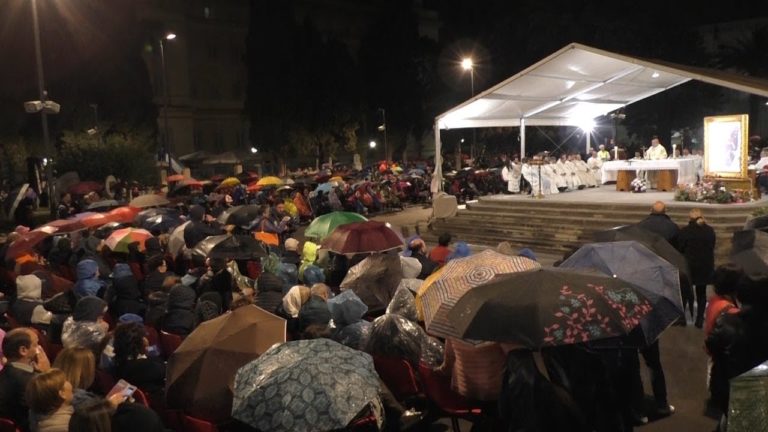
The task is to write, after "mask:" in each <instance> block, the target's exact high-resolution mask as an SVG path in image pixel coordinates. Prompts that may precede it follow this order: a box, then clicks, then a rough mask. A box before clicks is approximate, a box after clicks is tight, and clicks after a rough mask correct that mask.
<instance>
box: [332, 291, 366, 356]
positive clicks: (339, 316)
mask: <svg viewBox="0 0 768 432" xmlns="http://www.w3.org/2000/svg"><path fill="white" fill-rule="evenodd" d="M328 309H329V310H330V311H331V316H332V317H333V323H334V325H335V326H336V330H335V332H334V333H333V340H335V341H336V342H339V343H340V344H342V345H346V346H348V347H350V348H355V349H363V347H364V346H365V343H366V342H367V340H368V334H369V333H370V331H371V323H370V322H368V321H364V320H363V315H365V313H366V312H368V306H366V305H365V304H364V303H363V302H362V300H360V298H359V297H358V296H357V294H355V293H354V292H353V291H344V292H343V293H341V294H339V295H337V296H336V297H333V298H331V299H328Z"/></svg>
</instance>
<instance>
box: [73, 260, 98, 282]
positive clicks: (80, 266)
mask: <svg viewBox="0 0 768 432" xmlns="http://www.w3.org/2000/svg"><path fill="white" fill-rule="evenodd" d="M98 276H99V265H98V264H97V263H96V261H94V260H92V259H84V260H82V261H80V262H79V263H77V279H78V280H83V279H92V278H97V277H98Z"/></svg>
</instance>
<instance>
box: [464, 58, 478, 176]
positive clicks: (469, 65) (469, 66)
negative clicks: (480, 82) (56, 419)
mask: <svg viewBox="0 0 768 432" xmlns="http://www.w3.org/2000/svg"><path fill="white" fill-rule="evenodd" d="M461 68H462V69H464V70H465V71H469V90H470V93H471V95H472V97H475V62H474V61H472V58H471V57H464V59H463V60H461ZM476 143H477V131H476V130H475V128H472V144H471V145H470V147H469V157H470V158H472V160H473V161H474V160H475V144H476ZM473 163H474V162H473Z"/></svg>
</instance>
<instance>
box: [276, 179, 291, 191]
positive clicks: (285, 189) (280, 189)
mask: <svg viewBox="0 0 768 432" xmlns="http://www.w3.org/2000/svg"><path fill="white" fill-rule="evenodd" d="M288 180H291V179H288ZM291 182H293V180H291ZM292 190H293V188H292V187H290V186H280V187H279V188H277V192H283V191H292Z"/></svg>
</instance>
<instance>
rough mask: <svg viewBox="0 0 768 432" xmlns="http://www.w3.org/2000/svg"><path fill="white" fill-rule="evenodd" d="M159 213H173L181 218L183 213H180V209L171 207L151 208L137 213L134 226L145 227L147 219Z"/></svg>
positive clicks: (172, 214)
mask: <svg viewBox="0 0 768 432" xmlns="http://www.w3.org/2000/svg"><path fill="white" fill-rule="evenodd" d="M157 215H171V216H175V217H176V218H179V217H180V216H181V213H179V210H178V209H175V208H170V207H156V208H149V209H146V210H142V211H140V212H139V214H137V215H136V218H135V219H134V220H133V223H134V226H137V227H143V226H144V224H145V223H146V221H147V219H149V218H151V217H153V216H157Z"/></svg>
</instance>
